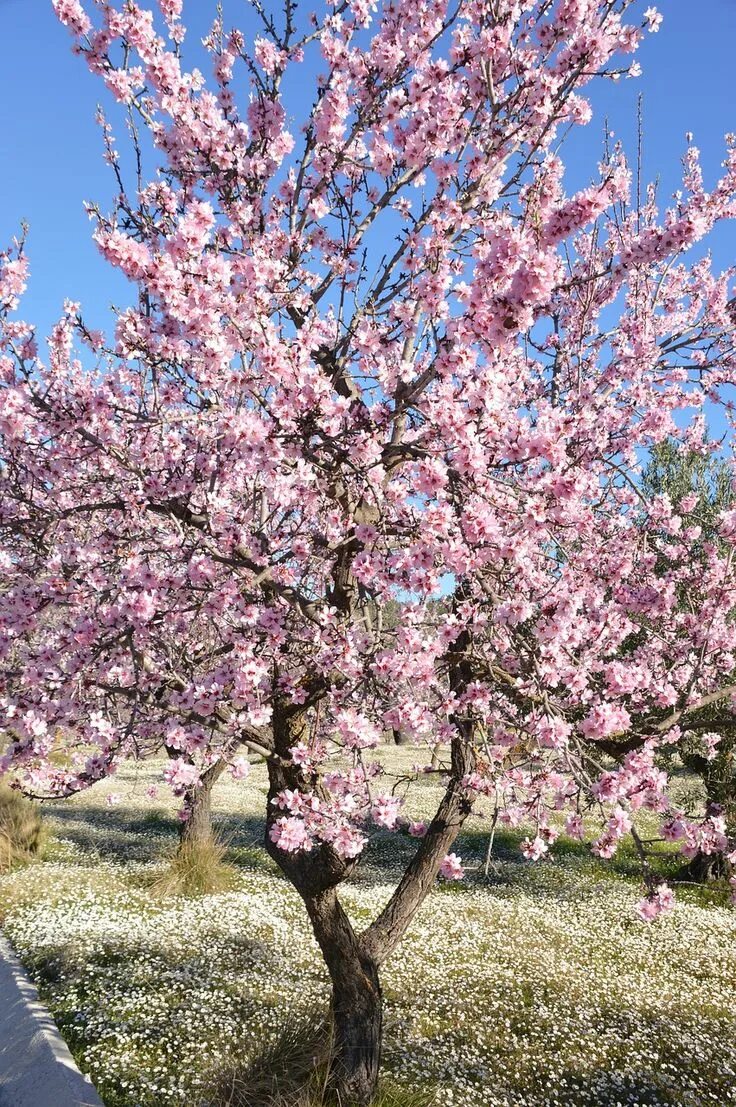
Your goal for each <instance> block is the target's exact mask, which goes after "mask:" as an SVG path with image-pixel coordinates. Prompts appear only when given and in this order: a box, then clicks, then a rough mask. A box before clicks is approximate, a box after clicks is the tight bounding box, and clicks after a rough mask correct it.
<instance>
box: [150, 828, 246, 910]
mask: <svg viewBox="0 0 736 1107" xmlns="http://www.w3.org/2000/svg"><path fill="white" fill-rule="evenodd" d="M226 853H227V845H226V844H225V843H224V842H222V841H221V840H220V839H218V838H216V837H215V836H212V837H211V838H208V839H204V840H199V841H191V842H182V843H181V844H180V845H179V846H178V848H177V850H176V853H175V854H174V855H173V857H172V858H171V862H170V864H169V866H168V868H167V869H166V871H165V872H164V873H162V874H161V876H158V877H157V878H156V880H155V881H154V883H153V884H152V886H151V891H152V893H153V894H154V895H157V896H206V895H215V894H217V893H218V892H226V891H228V890H229V889H230V888H232V887H233V885H234V883H235V881H236V878H237V872H236V870H235V869H234V868H233V867H232V866H231V865H227V864H226V863H225V854H226Z"/></svg>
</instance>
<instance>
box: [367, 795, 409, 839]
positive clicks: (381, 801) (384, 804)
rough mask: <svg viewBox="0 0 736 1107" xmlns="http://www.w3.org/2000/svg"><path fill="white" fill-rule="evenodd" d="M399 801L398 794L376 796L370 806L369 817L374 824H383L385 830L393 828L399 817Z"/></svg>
mask: <svg viewBox="0 0 736 1107" xmlns="http://www.w3.org/2000/svg"><path fill="white" fill-rule="evenodd" d="M401 802H402V801H401V799H400V797H399V796H387V795H379V796H376V798H375V799H374V800H373V804H372V806H371V818H372V819H373V822H374V823H375V824H376V826H384V827H385V828H386V829H387V830H394V829H395V827H396V820H397V819H398V817H399V808H400V807H401Z"/></svg>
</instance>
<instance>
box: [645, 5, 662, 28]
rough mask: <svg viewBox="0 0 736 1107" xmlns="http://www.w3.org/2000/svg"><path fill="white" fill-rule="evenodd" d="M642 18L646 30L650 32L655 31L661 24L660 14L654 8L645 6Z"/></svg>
mask: <svg viewBox="0 0 736 1107" xmlns="http://www.w3.org/2000/svg"><path fill="white" fill-rule="evenodd" d="M644 19H645V21H646V25H647V30H648V31H651V32H652V33H656V32H657V31H658V30H659V28H660V27H661V26H662V16H661V15H660V14H659V12H658V11H657V9H656V8H647V10H646V11H645V12H644Z"/></svg>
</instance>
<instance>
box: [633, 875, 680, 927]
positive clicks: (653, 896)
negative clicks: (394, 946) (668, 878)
mask: <svg viewBox="0 0 736 1107" xmlns="http://www.w3.org/2000/svg"><path fill="white" fill-rule="evenodd" d="M674 906H675V894H674V892H673V891H672V889H671V888H670V887H668V885H667V884H660V885H659V887H658V888H656V890H655V891H654V892H652V893H650V894H649V895H648V896H647V897H646V898H645V899H643V900H641V901H640V902H639V903H638V904H637V907H636V913H637V915H638V916H639V918H640V919H642V920H643V921H644V922H653V921H654V919H656V918H659V916H660V915H661V914H663V913H664V912H666V911H671V910H672V908H673V907H674Z"/></svg>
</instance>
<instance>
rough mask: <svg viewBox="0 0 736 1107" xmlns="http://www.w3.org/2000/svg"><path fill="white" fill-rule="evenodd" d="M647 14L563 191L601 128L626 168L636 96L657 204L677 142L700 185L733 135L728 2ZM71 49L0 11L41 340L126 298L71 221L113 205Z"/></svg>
mask: <svg viewBox="0 0 736 1107" xmlns="http://www.w3.org/2000/svg"><path fill="white" fill-rule="evenodd" d="M308 6H310V7H311V6H314V2H313V3H312V4H310V5H308ZM645 6H646V5H645V4H642V5H641V7H642V8H643V7H645ZM658 6H659V8H660V10H661V11H662V13H663V14H664V17H665V20H664V25H663V27H662V29H661V30H660V32H659V33H658V34H655V35H648V36H647V38H646V41H645V43H644V46H643V47H642V50H641V52H640V61H641V64H642V66H643V69H644V73H643V76H642V78H640V79H639V80H627V81H621V82H619V83H618V84H616V85H608V84H606V85H602V86H600V87H599V88H598V90H597V91H596V93H595V95H594V97H593V100H594V105H595V116H594V119H593V121H592V123H590V124H589V125H588V127H587V128H585V129H583V130H581V131H579V132H578V133H577V135H576V136H575V138H574V141H572V142H570V144H569V145H568V147H567V149H566V154H565V157H566V160H567V161H568V163H569V177H570V181H571V183H572V184H573V185H575V186H578V185H579V184H581V183H584V182H585V181H587V180H588V179H589V178H590V176H591V174H592V172H593V171H594V168H595V165H596V162H597V160H598V158H599V155H600V151H601V133H602V123H603V118H604V116H607V117H608V118H609V121H610V126H611V127H612V128H613V130H614V131H615V133H616V135H617V136H618V137H620V138H622V139H623V140H624V143H625V145H626V147H627V149H628V150H629V151H630V152H631V153H632V154H633V152H634V149H635V142H636V123H635V121H636V100H637V96H638V93H639V92H642V93H643V96H644V119H645V136H644V175H645V177H655V176H657V177H659V178H660V180H661V190H662V194H663V195H669V194H670V193H671V192H672V190H673V189H674V188H676V187H677V182H678V177H679V169H680V166H679V159H680V157H681V155H682V152H683V150H684V147H685V140H684V135H685V132H686V131H692V132H693V133H694V135H695V142H696V144H697V145H698V146H699V147H700V149H701V151H702V154H703V162H704V165H705V169H706V176H707V179H708V180H709V181H711V180H713V179H714V177H715V175H716V174H717V172H718V169H719V163H720V161H721V158H722V155H723V134H724V133H725V132H727V131H736V91H735V89H734V79H733V46H734V43H735V42H736V0H701V3H699V4H697V5H695V4H692V3H691V2H690V0H663V2H661V3H660V4H659V5H658ZM278 7H279V8H280V4H279V5H278ZM239 12H242V13H243V18H242V20H241V25H244V27H245V29H246V30H247V27H248V26H253V24H252V19H251V18H249V16H248V13H247V0H237V3H235V2H232V3H231V4H229V5H228V11H227V15H228V16H229V19H230V20H231V21H235V20H238V19H239V18H240V17H239ZM213 13H214V0H188V2H187V0H185V19H184V22H185V23H186V24H187V25H188V26H189V27H190V28H191V34H192V38H193V39H195V40H196V38H197V37H201V34H202V33H204V30H205V29H206V28H207V26H208V25H209V24H210V22H211V19H212V16H213ZM70 45H71V39H70V36H69V35H68V33H67V31H66V30H65V28H63V27H61V26H60V25H59V24H58V22H57V20H56V17H55V16H54V13H53V10H52V7H51V2H50V0H0V103H2V104H3V105H4V111H3V117H4V118H3V125H2V127H0V243H2V244H5V243H7V242H9V241H10V239H11V238H12V237H13V235H14V234H15V233H16V232H17V230H18V227H19V223H20V221H21V219H25V220H26V221H27V222H28V223H29V224H30V236H29V240H28V251H29V255H30V258H31V264H32V280H31V285H30V288H29V293H28V295H27V297H26V300H25V302H24V308H23V314H24V316H25V317H26V318H29V319H32V320H34V321H36V322H37V323H38V325H39V329H40V331H41V332H42V333H43V332H45V331H47V330H48V328H49V326H50V324H51V323H52V322H53V320H54V319H55V318H56V317H57V316H58V313H59V310H60V308H61V305H62V302H63V300H64V299H65V298H67V297H68V298H71V299H74V300H80V301H81V302H82V306H83V309H84V314H85V316H86V317H87V318H88V320H89V322H90V323H91V324H92V325H95V326H100V325H103V324H104V323H106V322H107V323H109V316H108V315H107V307H108V305H109V304H110V303H111V302H115V303H117V304H124V303H126V302H128V300H129V298H130V294H131V290H130V287H129V286H127V285H126V283H125V282H124V281H123V280H122V278H121V277H119V276H116V274H114V273H113V272H112V271H111V270H110V268H109V267H108V266H106V265H105V264H104V262H103V261H102V259H101V258H100V257H99V255H98V254H97V250H96V248H95V246H94V244H93V243H92V242H91V227H90V223H89V221H88V219H87V216H86V214H85V212H84V210H83V207H82V201H83V200H85V199H90V200H97V201H100V202H101V203H102V205H103V206H105V204H106V202H107V200H108V198H109V196H110V194H111V191H112V179H111V174H110V170H109V169H108V168H107V167H106V166H105V165H104V163H103V161H102V158H101V141H100V134H99V129H98V128H97V126H96V124H95V122H94V115H95V106H96V104H97V103H98V101H101V102H102V103H106V102H107V101H106V95H107V94H106V91H105V89H104V87H103V86H102V84H101V82H99V80H97V79H95V78H94V77H93V76H92V75H91V74H89V73H88V72H87V69H86V66H85V65H84V62H83V61H82V60H81V59H80V58H77V57H75V56H74V55H73V54H72V52H71V49H70ZM185 58H186V54H185ZM196 60H197V61H200V57H197V59H196ZM123 141H124V136H121V143H122V142H123ZM710 245H711V247H712V248H713V251H714V254H715V256H716V259H717V261H718V262H719V264H721V265H728V264H731V263H732V262H733V261H736V233H734V229H733V228H727V229H725V230H724V231H723V232H721V234H720V235H719V236H718V237H717V238H716V239H715V240H713V241H712V242H711V243H710Z"/></svg>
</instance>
